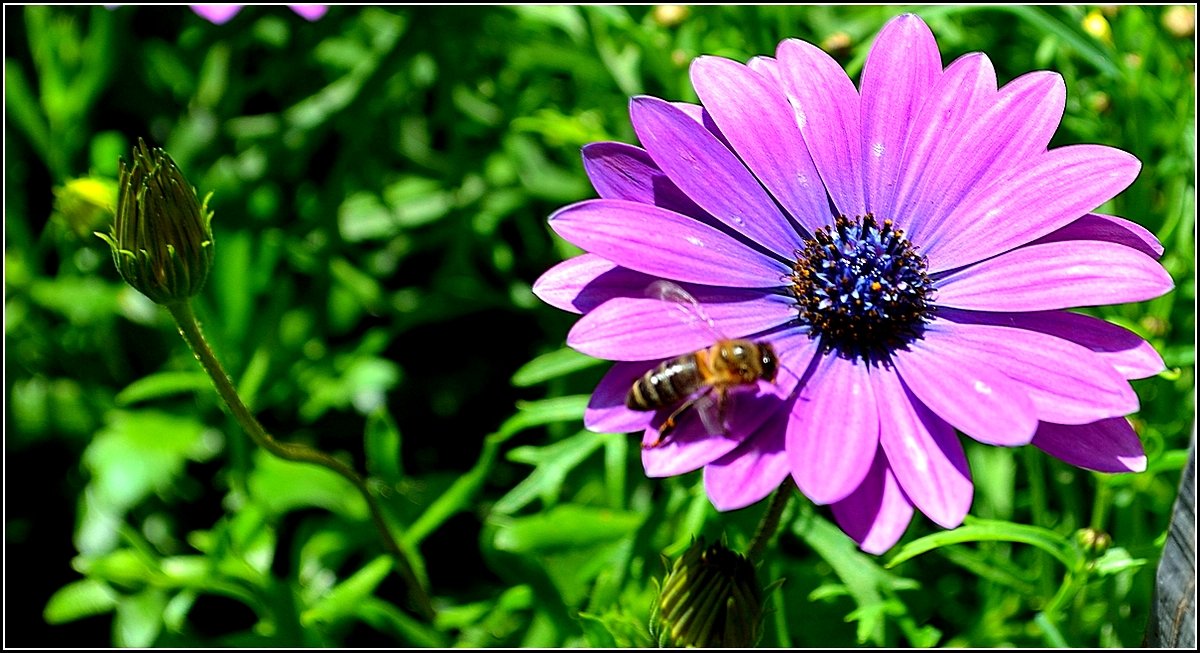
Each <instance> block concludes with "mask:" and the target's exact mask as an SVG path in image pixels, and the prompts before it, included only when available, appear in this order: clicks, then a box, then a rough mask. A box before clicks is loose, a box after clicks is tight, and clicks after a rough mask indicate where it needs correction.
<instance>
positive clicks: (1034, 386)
mask: <svg viewBox="0 0 1200 653" xmlns="http://www.w3.org/2000/svg"><path fill="white" fill-rule="evenodd" d="M691 79H692V83H693V84H694V86H695V88H696V92H697V94H698V95H699V96H700V99H701V101H702V103H703V106H697V105H690V104H682V103H672V102H666V101H663V100H660V99H657V98H653V97H637V98H634V99H633V100H632V102H631V104H630V116H631V119H632V122H633V127H634V129H635V131H636V132H637V135H638V138H639V139H640V140H641V142H642V145H643V147H644V149H642V148H638V147H634V146H632V145H626V144H622V143H593V144H591V145H588V146H587V147H585V148H584V150H583V159H584V165H585V168H586V170H587V174H588V176H589V178H590V179H591V181H592V184H593V185H594V186H595V188H596V191H597V193H598V194H599V195H600V198H601V199H597V200H589V201H584V202H580V203H578V204H573V205H571V206H567V207H565V208H563V209H561V210H559V211H558V212H556V213H555V214H554V215H553V216H551V218H550V226H551V227H552V228H553V229H554V231H555V232H557V233H558V234H559V235H560V236H562V237H563V238H565V239H566V240H567V241H569V242H571V243H573V244H575V245H577V246H579V247H581V248H583V249H584V250H586V251H587V252H588V253H586V254H584V255H582V256H578V257H576V258H573V259H570V260H568V261H565V262H563V263H561V264H559V265H557V266H555V267H554V268H552V269H551V270H549V271H548V272H546V273H545V274H544V275H543V276H542V277H541V278H540V279H539V280H538V281H537V283H536V284H535V286H534V292H535V293H537V295H538V296H539V297H541V298H542V299H543V300H544V301H546V302H547V303H549V304H552V305H554V306H557V307H559V308H562V309H564V310H568V311H573V312H576V313H582V314H583V315H582V317H581V318H580V319H579V321H578V322H577V323H576V324H575V326H574V328H572V330H571V332H570V334H569V335H568V337H567V343H568V344H569V345H570V346H572V347H574V348H575V349H577V350H579V351H581V352H584V353H586V354H589V355H592V356H596V357H599V358H605V359H609V360H614V361H617V363H616V364H615V365H614V366H613V367H612V369H611V370H610V371H609V372H608V374H607V375H606V376H605V377H604V379H603V380H602V381H601V382H600V385H599V386H598V387H597V388H596V391H595V393H594V394H593V397H592V400H591V403H590V405H589V407H588V410H587V412H586V414H585V416H584V420H585V424H586V425H587V426H588V427H589V428H590V429H592V430H596V431H601V432H614V431H615V432H623V431H636V430H642V429H645V435H644V439H643V443H653V442H654V441H655V440H656V439H657V438H658V437H659V433H658V425H659V424H661V423H662V421H663V420H664V419H665V417H666V415H667V414H669V413H670V412H671V410H670V408H668V409H664V410H659V411H656V412H652V411H636V410H631V409H629V408H626V406H625V395H626V393H627V392H628V390H629V388H630V385H631V384H632V383H633V382H634V381H635V380H636V379H637V378H639V377H640V376H642V375H643V374H644V373H645V372H646V371H648V370H651V369H653V368H655V367H656V366H657V365H659V364H660V363H661V362H662V361H664V360H669V359H671V358H673V357H676V356H680V355H683V354H688V353H689V352H694V351H697V350H700V349H703V348H705V347H708V346H710V345H712V344H713V336H712V335H709V334H706V333H705V331H704V330H703V329H694V328H689V327H688V326H687V325H686V324H685V323H684V322H683V321H681V320H679V319H677V317H676V316H675V315H673V314H672V311H670V310H665V309H664V303H663V302H662V301H661V300H659V299H656V298H653V297H648V296H647V295H646V289H647V287H649V286H651V284H653V283H654V282H655V280H656V279H668V280H672V281H674V282H676V283H678V284H679V285H680V286H681V287H683V288H685V289H686V290H687V291H688V292H689V293H690V294H691V295H693V296H694V297H695V298H696V300H697V302H698V303H699V305H700V306H701V307H702V308H703V309H704V311H705V312H706V313H707V314H708V318H709V319H711V321H712V323H713V324H715V326H716V327H717V328H718V329H719V330H720V331H721V332H722V334H725V335H726V337H735V338H740V337H745V338H750V339H753V340H757V341H762V342H767V343H770V344H772V345H773V347H774V349H775V351H776V352H777V354H778V358H779V368H780V369H779V375H778V378H777V379H776V380H775V382H774V383H767V382H765V381H760V382H759V383H758V385H757V387H756V388H746V389H743V390H734V391H732V392H730V394H729V398H728V401H727V402H726V406H725V411H724V412H725V416H724V420H725V425H724V432H723V433H718V434H716V435H713V434H711V433H710V431H711V429H706V428H705V427H704V425H703V424H702V423H701V421H702V420H700V419H697V418H696V417H695V416H694V415H692V413H695V412H696V411H687V412H685V413H684V414H683V415H682V416H681V419H680V421H679V424H678V426H677V428H676V429H675V430H674V431H672V432H671V433H670V434H669V437H667V438H666V439H665V440H664V442H663V443H662V444H661V446H653V447H646V448H643V450H642V461H643V464H644V466H645V469H646V473H647V474H648V475H650V476H655V477H660V476H669V475H675V474H683V473H686V472H690V471H693V470H696V469H700V468H703V470H704V485H705V489H706V491H707V493H708V496H709V498H710V499H711V501H712V503H713V505H714V506H716V507H717V509H719V510H733V509H737V508H742V507H744V506H748V505H750V504H753V503H755V502H757V501H759V500H760V499H762V498H763V497H765V496H766V495H767V494H768V493H770V492H771V491H772V490H773V489H774V488H776V487H778V486H779V485H780V483H781V482H783V481H784V480H785V479H786V478H787V477H788V475H791V476H792V478H794V479H795V481H796V484H797V485H798V486H799V488H800V490H801V491H803V492H804V494H805V495H807V496H808V497H809V498H810V499H811V500H812V501H814V502H815V503H818V504H828V505H830V506H831V508H832V510H833V515H834V517H835V518H836V519H837V521H838V523H839V524H840V525H841V527H842V529H843V530H845V531H846V533H848V534H849V535H850V536H852V537H853V538H854V539H855V540H856V541H858V542H859V544H860V546H861V547H862V548H863V549H864V550H866V551H870V552H875V553H880V552H883V551H885V550H887V549H888V548H890V547H891V546H892V545H893V544H894V543H895V542H896V541H897V540H898V539H899V538H900V536H901V535H902V534H903V532H904V530H905V528H906V527H907V525H908V524H909V522H910V521H911V518H912V515H913V509H914V507H915V508H916V509H918V510H920V511H921V512H922V513H924V514H925V515H926V516H928V517H929V518H930V519H932V520H933V521H934V522H936V523H938V524H939V525H941V526H943V527H946V528H953V527H955V526H957V525H958V524H960V523H961V522H962V520H963V517H964V515H965V514H966V513H967V511H968V509H969V508H970V505H971V500H972V494H973V487H972V482H971V476H970V471H969V469H968V465H967V458H966V456H965V455H964V452H963V447H962V444H961V443H960V441H959V439H958V436H957V435H956V433H955V431H956V430H957V431H960V432H962V433H963V434H965V435H966V436H968V437H971V438H973V439H975V440H977V441H979V442H983V443H986V444H993V445H1000V446H1020V445H1024V444H1029V443H1032V444H1033V445H1034V446H1037V447H1039V448H1041V449H1042V450H1044V451H1046V452H1047V453H1049V454H1051V455H1053V456H1056V457H1058V458H1060V459H1062V460H1064V461H1066V462H1068V463H1070V464H1072V465H1077V466H1079V467H1083V468H1086V469H1092V470H1097V471H1103V472H1122V471H1141V470H1143V469H1144V468H1145V465H1146V458H1145V455H1144V452H1143V449H1142V446H1141V443H1140V441H1139V440H1138V437H1137V435H1136V434H1135V433H1134V431H1133V429H1132V428H1131V426H1130V424H1129V422H1128V421H1126V420H1125V419H1124V416H1125V415H1127V414H1129V413H1132V412H1135V411H1136V410H1137V409H1138V398H1137V395H1136V394H1134V392H1133V389H1132V388H1131V387H1130V385H1129V382H1128V380H1129V379H1136V378H1143V377H1147V376H1152V375H1154V374H1156V373H1158V372H1160V371H1161V370H1162V369H1163V367H1164V366H1163V362H1162V359H1161V358H1160V357H1159V356H1158V354H1157V353H1156V352H1155V351H1154V350H1153V348H1151V347H1150V346H1149V345H1148V344H1147V343H1146V342H1144V341H1143V340H1142V339H1141V338H1139V337H1138V336H1136V335H1135V334H1133V333H1131V332H1129V331H1127V330H1125V329H1123V328H1121V327H1118V326H1115V325H1113V324H1110V323H1108V322H1105V321H1103V320H1099V319H1096V318H1093V317H1089V316H1086V315H1082V314H1077V313H1072V312H1068V311H1067V310H1065V309H1069V308H1073V307H1079V306H1096V305H1105V304H1117V303H1123V302H1135V301H1143V300H1146V299H1150V298H1152V297H1158V296H1159V295H1162V294H1164V293H1166V292H1168V291H1170V290H1171V288H1172V287H1173V284H1172V281H1171V278H1170V277H1169V276H1168V275H1167V273H1166V272H1165V271H1164V270H1163V268H1162V266H1161V265H1159V264H1158V262H1157V260H1156V259H1157V258H1158V256H1159V255H1161V254H1162V246H1161V245H1160V244H1159V243H1158V241H1157V240H1156V239H1155V238H1154V236H1152V235H1151V234H1150V233H1149V232H1147V231H1146V230H1145V229H1143V228H1141V227H1139V226H1138V225H1136V224H1134V223H1132V222H1129V221H1127V220H1124V219H1122V218H1118V217H1113V216H1109V215H1103V214H1099V213H1093V212H1092V211H1094V210H1095V209H1096V208H1097V207H1098V206H1100V205H1101V204H1103V203H1104V202H1106V201H1108V200H1109V199H1111V198H1112V197H1113V196H1115V195H1117V194H1118V193H1119V192H1120V191H1121V190H1123V189H1124V188H1125V187H1127V186H1128V185H1129V184H1130V183H1132V182H1133V180H1134V178H1135V177H1136V176H1137V174H1138V170H1139V169H1140V167H1141V164H1140V163H1139V161H1138V160H1137V159H1136V158H1135V157H1133V156H1131V155H1130V154H1128V153H1126V152H1123V151H1121V150H1117V149H1114V148H1111V147H1105V146H1100V145H1070V146H1065V147H1059V148H1055V149H1047V145H1048V143H1049V142H1050V137H1051V136H1052V135H1053V133H1054V131H1055V129H1056V128H1057V127H1058V123H1059V120H1060V119H1061V117H1062V113H1063V108H1064V103H1065V96H1066V90H1065V87H1064V84H1063V81H1062V78H1061V77H1060V76H1059V75H1057V74H1055V73H1052V72H1047V71H1038V72H1032V73H1029V74H1027V75H1024V76H1022V77H1019V78H1017V79H1015V80H1013V81H1012V82H1010V83H1008V84H1006V85H1005V86H1004V87H1002V88H999V89H998V88H997V87H996V77H995V72H994V70H993V69H992V64H991V62H990V61H989V60H988V58H987V57H986V56H985V55H983V54H982V53H971V54H967V55H964V56H963V57H960V58H959V59H957V60H955V61H954V62H953V63H951V64H950V65H949V66H946V67H945V68H943V67H942V64H941V57H940V54H939V53H938V49H937V44H936V42H935V41H934V38H933V35H932V34H931V33H930V31H929V28H928V27H927V26H926V25H925V23H924V22H922V21H921V19H920V18H918V17H916V16H913V15H903V16H899V17H897V18H895V19H893V20H892V21H890V22H889V23H888V24H887V25H886V26H884V28H883V29H882V30H881V31H880V33H879V36H878V38H877V40H876V41H875V43H874V46H873V47H872V49H871V52H870V55H869V57H868V58H867V61H866V65H865V67H864V69H863V73H862V79H861V82H860V87H859V88H857V89H856V88H855V86H854V83H853V82H852V81H851V80H850V79H849V77H847V76H846V74H845V72H844V71H843V70H842V69H841V67H840V66H839V65H838V64H837V62H835V61H834V60H833V59H832V58H831V57H829V56H828V55H827V54H825V53H824V52H822V51H821V50H820V49H819V48H817V47H816V46H814V45H812V44H810V43H805V42H803V41H798V40H787V41H784V42H783V43H781V44H780V45H779V48H778V50H777V51H776V56H775V58H770V57H756V58H754V59H753V60H751V61H750V63H749V64H748V65H743V64H740V63H737V62H734V61H730V60H728V59H723V58H719V57H701V58H699V59H698V60H696V61H695V62H694V63H693V65H692V67H691ZM676 313H677V311H676Z"/></svg>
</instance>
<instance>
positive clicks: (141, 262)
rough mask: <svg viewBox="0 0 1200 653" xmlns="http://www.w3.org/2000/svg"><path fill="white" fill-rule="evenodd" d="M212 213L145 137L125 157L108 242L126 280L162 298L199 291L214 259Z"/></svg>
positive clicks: (168, 301) (172, 298) (166, 300)
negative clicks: (131, 157)
mask: <svg viewBox="0 0 1200 653" xmlns="http://www.w3.org/2000/svg"><path fill="white" fill-rule="evenodd" d="M211 222H212V213H210V212H209V211H208V198H205V200H204V201H203V202H201V201H200V200H199V199H197V197H196V190H195V189H194V188H192V186H191V184H189V183H188V181H187V179H185V178H184V176H183V173H181V172H179V168H178V167H176V166H175V162H174V161H172V160H171V157H170V156H169V155H168V154H167V153H166V152H164V151H162V149H161V148H154V149H153V150H151V149H150V148H148V147H146V143H145V142H144V141H143V140H142V139H140V138H139V139H138V144H137V147H135V148H134V149H133V160H132V162H130V163H129V164H126V162H125V160H124V159H122V160H121V171H120V179H119V180H118V188H117V214H116V218H115V219H114V220H113V227H112V233H111V235H105V234H99V233H98V234H96V235H97V236H100V237H101V238H103V239H104V240H105V241H106V242H108V244H109V246H110V247H111V248H112V252H113V262H114V263H116V265H117V271H118V272H120V273H121V278H122V279H124V280H125V282H126V283H128V284H129V285H131V286H133V287H134V288H135V289H137V290H138V291H139V292H141V293H142V294H144V295H146V296H147V297H149V298H150V299H151V300H153V301H154V302H156V303H158V304H173V303H177V302H182V301H185V300H187V299H188V298H190V297H192V296H193V295H195V294H196V293H198V292H200V289H201V288H203V287H204V282H205V280H206V279H208V272H209V270H210V269H211V268H212V262H213V240H212V228H211Z"/></svg>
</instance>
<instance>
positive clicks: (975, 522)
mask: <svg viewBox="0 0 1200 653" xmlns="http://www.w3.org/2000/svg"><path fill="white" fill-rule="evenodd" d="M968 542H1018V543H1021V544H1029V545H1032V546H1035V547H1037V548H1039V549H1041V550H1043V551H1045V552H1046V553H1049V554H1050V555H1052V556H1054V557H1055V558H1057V559H1058V560H1059V562H1062V563H1063V564H1064V565H1065V566H1066V567H1067V569H1068V570H1072V571H1073V570H1075V569H1078V568H1079V564H1080V562H1081V560H1080V554H1079V553H1078V552H1077V551H1076V550H1075V548H1074V547H1073V546H1072V545H1071V543H1070V542H1069V541H1068V540H1067V539H1066V538H1064V537H1063V536H1061V535H1059V534H1058V533H1055V532H1054V531H1052V530H1050V529H1048V528H1042V527H1040V526H1030V525H1026V524H1013V523H1010V522H1003V521H992V520H984V519H972V518H970V517H968V518H967V523H966V525H964V526H959V527H958V528H956V529H954V530H952V531H941V532H938V533H934V534H932V535H927V536H925V537H922V538H921V539H919V540H914V541H912V542H909V543H907V544H905V545H904V546H902V547H900V550H899V551H897V552H896V555H895V556H893V557H892V559H891V560H889V561H888V565H887V566H888V567H889V568H892V567H895V566H896V565H898V564H900V563H902V562H905V561H906V560H911V559H913V558H915V557H917V556H919V555H921V554H922V553H927V552H929V551H933V550H934V549H939V548H941V547H944V546H950V545H954V544H966V543H968Z"/></svg>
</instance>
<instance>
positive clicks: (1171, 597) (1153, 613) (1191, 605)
mask: <svg viewBox="0 0 1200 653" xmlns="http://www.w3.org/2000/svg"><path fill="white" fill-rule="evenodd" d="M1144 645H1145V646H1148V647H1155V648H1160V647H1163V648H1187V649H1194V648H1196V430H1195V426H1194V425H1193V427H1192V446H1191V451H1190V453H1189V454H1188V462H1187V466H1185V467H1184V468H1183V478H1182V479H1180V481H1179V496H1177V497H1176V498H1175V509H1174V511H1172V513H1171V526H1170V530H1169V531H1168V533H1167V544H1166V546H1165V547H1164V548H1163V554H1162V560H1160V561H1159V563H1158V575H1157V576H1156V577H1155V581H1154V600H1153V601H1152V603H1151V604H1150V621H1149V623H1148V624H1146V638H1145V643H1144Z"/></svg>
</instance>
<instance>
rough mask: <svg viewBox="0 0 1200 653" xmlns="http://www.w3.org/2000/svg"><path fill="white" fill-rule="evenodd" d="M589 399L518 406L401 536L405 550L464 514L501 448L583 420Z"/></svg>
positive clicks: (556, 400)
mask: <svg viewBox="0 0 1200 653" xmlns="http://www.w3.org/2000/svg"><path fill="white" fill-rule="evenodd" d="M589 399H590V397H588V396H587V395H573V396H569V397H557V398H555V399H544V400H541V401H529V402H519V403H518V404H517V410H518V412H517V414H516V415H513V416H512V417H510V418H508V419H506V420H504V423H503V424H501V425H500V429H499V430H498V431H496V432H495V433H492V434H490V435H488V436H487V437H486V438H484V440H483V452H482V453H480V455H479V460H478V461H477V462H476V463H475V466H474V467H472V468H471V469H470V471H468V472H467V473H466V474H464V475H462V476H461V477H460V478H459V479H458V480H457V481H455V482H454V484H453V485H451V486H450V487H449V488H448V489H447V490H446V491H445V492H444V493H443V494H442V495H441V496H440V497H438V498H437V499H436V500H435V501H434V502H433V503H432V504H430V506H429V507H428V508H426V509H425V512H423V513H421V516H420V517H418V518H417V520H416V521H414V522H413V523H412V525H411V526H409V528H408V531H407V532H405V534H404V543H405V546H406V547H408V548H409V549H414V548H416V547H417V546H419V545H420V543H421V540H423V539H424V538H425V537H427V536H428V535H429V534H430V533H432V532H433V531H435V530H437V528H438V527H439V526H441V525H442V524H443V523H445V522H446V520H447V519H450V518H451V517H453V516H454V515H456V514H458V513H459V511H462V510H466V509H468V508H469V507H470V505H471V503H472V502H473V501H474V500H475V496H476V494H478V492H479V491H480V489H482V487H483V483H484V480H485V479H486V478H487V475H488V473H489V472H490V471H491V469H492V466H493V465H495V463H496V457H497V455H499V452H500V446H501V445H502V444H504V443H505V442H507V441H508V439H509V438H511V437H513V436H514V435H516V434H518V433H520V432H521V431H524V430H525V429H529V428H533V427H535V426H542V425H544V424H551V423H554V422H563V421H569V420H576V419H582V417H583V411H584V409H585V408H586V407H587V403H588V401H589Z"/></svg>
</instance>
